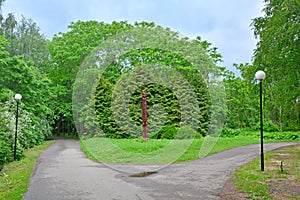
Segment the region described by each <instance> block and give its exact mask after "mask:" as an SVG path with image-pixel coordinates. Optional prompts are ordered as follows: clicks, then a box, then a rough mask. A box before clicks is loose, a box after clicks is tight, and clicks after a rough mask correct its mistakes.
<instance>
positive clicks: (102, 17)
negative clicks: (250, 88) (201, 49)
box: [3, 0, 263, 70]
mask: <svg viewBox="0 0 300 200" xmlns="http://www.w3.org/2000/svg"><path fill="white" fill-rule="evenodd" d="M262 1H263V0H86V1H85V0H6V2H5V3H4V7H3V14H4V15H6V14H7V13H10V12H11V13H14V15H15V16H16V17H17V18H18V19H20V18H21V15H23V16H25V17H26V18H32V19H33V20H34V21H35V22H36V23H37V24H38V25H39V27H40V28H41V31H42V33H44V34H45V35H46V36H47V37H48V38H49V39H51V38H52V36H53V35H54V34H55V33H58V32H66V31H67V26H68V25H69V24H70V23H71V22H73V21H77V20H97V21H104V22H112V21H120V20H127V21H128V22H135V21H153V22H155V23H156V24H158V25H161V26H164V27H169V28H171V29H172V30H174V31H178V32H180V33H181V34H183V35H186V36H188V37H190V38H194V37H195V36H201V37H202V38H203V39H204V40H207V41H209V42H211V43H212V45H213V46H216V47H218V49H219V52H220V53H221V54H222V55H223V59H224V63H223V64H222V65H224V66H226V67H227V68H228V69H230V70H233V68H232V67H231V66H232V63H245V62H249V63H251V57H252V53H253V49H254V48H255V44H256V41H255V39H254V37H253V30H251V27H250V24H251V20H252V19H254V18H255V17H258V16H261V15H262V13H261V10H262V9H263V2H262Z"/></svg>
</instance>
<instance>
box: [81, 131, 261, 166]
mask: <svg viewBox="0 0 300 200" xmlns="http://www.w3.org/2000/svg"><path fill="white" fill-rule="evenodd" d="M203 141H204V139H203V138H201V139H195V140H193V141H190V140H177V141H175V142H174V143H172V147H171V148H169V150H168V151H166V152H164V153H161V154H160V153H158V154H157V156H152V155H151V152H154V151H159V150H160V149H163V148H166V146H167V145H168V144H169V143H170V140H150V141H149V142H142V141H141V140H135V139H109V140H107V139H104V138H91V139H86V140H81V141H80V145H81V147H82V149H83V151H84V152H85V154H86V155H87V156H88V157H89V158H90V159H92V160H94V161H97V162H104V163H142V164H164V163H169V162H170V158H175V162H184V161H191V160H195V159H198V158H199V150H200V148H201V146H202V144H203ZM187 143H190V145H189V146H188V148H187V149H186V150H185V152H184V153H183V154H182V155H181V156H180V155H179V156H177V155H176V154H177V153H178V151H177V150H178V149H180V148H182V146H185V145H186V144H187ZM256 143H259V140H258V139H257V138H249V137H242V138H219V139H218V141H217V143H216V144H215V145H214V147H213V148H212V149H211V151H210V152H209V154H208V155H211V154H214V153H218V152H221V151H224V150H228V149H232V148H235V147H240V146H245V145H249V144H256ZM112 144H113V145H112ZM120 149H122V150H123V151H120ZM176 151H177V152H176ZM148 155H149V156H148ZM176 156H177V157H176Z"/></svg>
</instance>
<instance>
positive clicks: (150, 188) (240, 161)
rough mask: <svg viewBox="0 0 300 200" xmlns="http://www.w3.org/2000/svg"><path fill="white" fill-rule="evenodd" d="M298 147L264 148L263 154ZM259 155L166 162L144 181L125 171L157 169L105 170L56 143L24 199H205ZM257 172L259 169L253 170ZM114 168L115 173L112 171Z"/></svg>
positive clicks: (251, 149) (68, 143)
mask: <svg viewBox="0 0 300 200" xmlns="http://www.w3.org/2000/svg"><path fill="white" fill-rule="evenodd" d="M290 145H299V143H272V144H265V145H264V149H265V151H270V150H274V149H277V148H281V147H286V146H290ZM259 155H260V145H249V146H244V147H239V148H235V149H232V150H228V151H224V152H221V153H218V154H215V155H212V156H208V157H205V158H202V159H199V160H195V161H192V162H184V163H178V164H172V165H169V166H166V167H163V168H161V169H160V170H159V171H157V173H154V174H152V175H149V176H146V177H131V176H130V175H131V174H128V173H125V171H130V172H133V171H135V172H141V171H143V170H147V171H149V169H151V168H153V169H157V167H158V166H157V165H153V166H151V165H132V164H130V165H129V164H128V165H113V166H107V165H104V164H101V163H96V162H93V161H91V160H89V159H88V158H87V157H86V156H85V155H84V153H83V152H82V151H81V149H80V146H79V144H78V141H77V140H70V139H69V140H67V139H66V140H57V141H55V143H54V144H52V145H51V146H50V147H49V148H48V149H46V150H45V151H44V152H43V153H42V154H41V156H40V157H39V158H38V160H37V164H36V166H35V170H34V172H33V174H32V176H31V180H30V184H29V188H28V191H27V193H26V194H25V195H24V197H23V199H24V200H69V199H70V200H71V199H72V200H85V199H88V200H164V199H166V200H172V199H174V200H175V199H176V200H178V199H188V200H194V199H195V200H202V199H203V200H206V199H208V200H209V199H220V198H219V196H218V194H219V191H220V189H221V188H222V187H223V185H224V184H225V182H226V181H227V180H228V179H230V178H231V177H232V174H233V172H234V170H235V169H236V168H238V167H240V166H242V165H244V164H246V163H247V162H249V161H251V160H253V159H254V158H256V157H257V156H259ZM257 167H258V169H260V166H257ZM116 169H117V170H116Z"/></svg>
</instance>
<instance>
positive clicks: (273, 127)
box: [254, 121, 280, 132]
mask: <svg viewBox="0 0 300 200" xmlns="http://www.w3.org/2000/svg"><path fill="white" fill-rule="evenodd" d="M254 130H256V131H259V130H260V123H257V124H256V126H255V127H254ZM263 130H264V131H266V132H278V131H280V128H279V125H278V124H274V123H272V122H269V121H266V122H263Z"/></svg>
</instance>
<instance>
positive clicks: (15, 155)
mask: <svg viewBox="0 0 300 200" xmlns="http://www.w3.org/2000/svg"><path fill="white" fill-rule="evenodd" d="M21 99H22V95H20V94H16V95H15V100H16V102H17V110H16V132H15V146H14V160H17V138H18V115H19V101H20V100H21Z"/></svg>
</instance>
